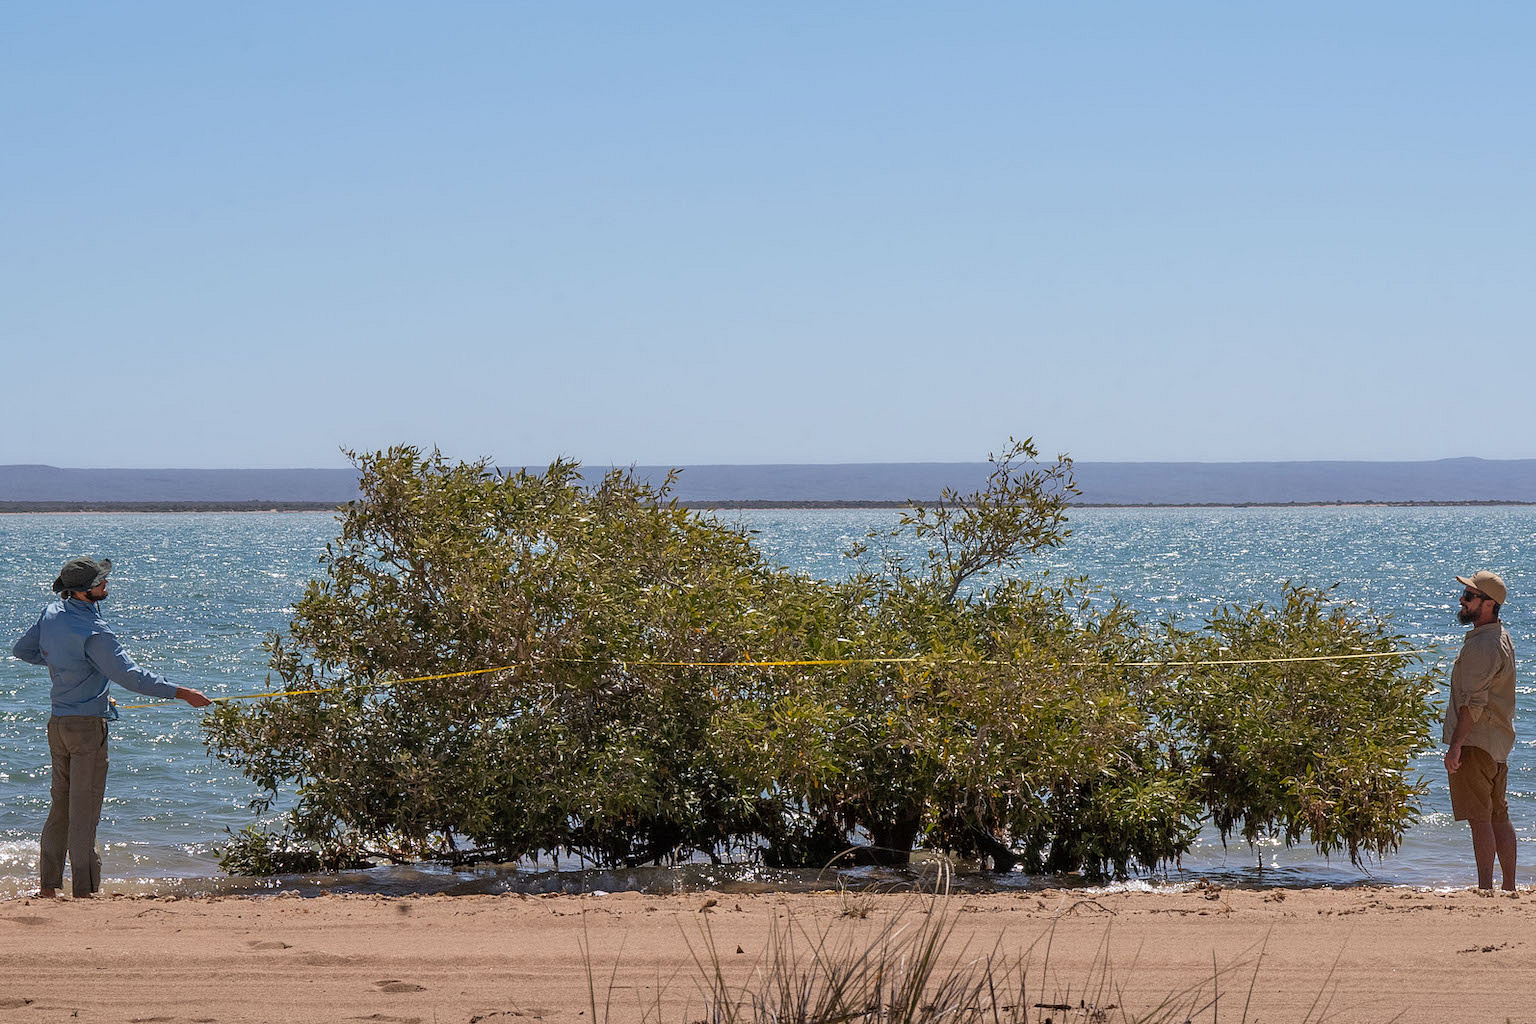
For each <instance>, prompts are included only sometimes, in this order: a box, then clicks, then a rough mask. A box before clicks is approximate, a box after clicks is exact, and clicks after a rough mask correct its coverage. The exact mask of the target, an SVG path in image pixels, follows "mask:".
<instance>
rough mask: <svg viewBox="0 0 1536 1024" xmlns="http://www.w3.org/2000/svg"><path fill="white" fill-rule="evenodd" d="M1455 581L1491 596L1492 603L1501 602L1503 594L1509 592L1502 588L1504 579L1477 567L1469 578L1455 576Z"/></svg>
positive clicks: (1502, 601)
mask: <svg viewBox="0 0 1536 1024" xmlns="http://www.w3.org/2000/svg"><path fill="white" fill-rule="evenodd" d="M1456 582H1457V583H1460V584H1461V585H1462V586H1464V587H1471V588H1472V589H1473V590H1476V591H1478V592H1479V593H1483V594H1487V595H1488V596H1489V597H1491V598H1493V603H1494V604H1503V603H1504V598H1505V596H1506V595H1507V594H1508V593H1509V592H1508V591H1507V590H1505V589H1504V581H1503V580H1501V579H1499V577H1498V576H1497V575H1496V574H1494V573H1491V572H1489V571H1488V570H1487V569H1479V570H1478V571H1477V572H1475V573H1473V574H1472V578H1471V579H1467V578H1465V577H1463V576H1457V577H1456Z"/></svg>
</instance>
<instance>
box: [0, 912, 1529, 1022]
mask: <svg viewBox="0 0 1536 1024" xmlns="http://www.w3.org/2000/svg"><path fill="white" fill-rule="evenodd" d="M924 906H926V904H922V903H920V902H917V901H916V900H915V898H914V897H912V896H910V895H868V894H845V893H827V894H796V895H789V894H752V895H734V894H727V893H696V894H688V895H679V896H648V895H641V894H633V893H618V894H612V895H590V896H568V895H561V896H546V897H537V896H533V897H529V896H514V895H508V896H412V897H379V896H341V895H331V896H323V897H318V898H310V899H301V898H298V897H297V896H291V895H290V896H284V895H277V896H263V897H213V898H169V897H127V896H117V897H111V896H108V897H105V898H101V899H98V900H94V901H79V902H75V901H67V900H59V901H44V900H39V899H36V898H26V899H12V900H6V901H4V902H0V1022H3V1021H13V1020H14V1021H27V1022H32V1021H37V1022H43V1021H65V1020H68V1021H77V1020H95V1021H157V1022H181V1021H187V1022H199V1024H213V1022H219V1024H228V1022H236V1021H383V1022H396V1024H412V1022H416V1024H426V1022H434V1024H436V1022H443V1024H446V1022H466V1024H467V1022H482V1021H508V1022H510V1021H512V1020H514V1019H522V1020H545V1021H572V1022H577V1021H579V1022H583V1024H586V1022H588V1021H591V1020H592V1019H593V1014H592V1012H591V1009H590V999H589V977H590V978H591V979H592V980H593V983H594V986H595V989H596V991H597V999H598V1012H597V1014H596V1016H597V1019H599V1020H603V1019H607V1020H614V1021H621V1020H622V1021H638V1020H653V1021H678V1022H682V1021H695V1020H700V1019H703V1018H705V1017H706V1012H705V1010H706V1007H705V1000H704V991H705V987H704V983H703V981H702V974H701V971H700V968H699V965H698V963H697V962H696V959H695V956H696V954H701V953H702V952H703V951H704V950H705V949H706V948H710V947H712V948H713V949H714V950H715V952H716V954H717V957H718V962H719V964H720V965H721V968H722V970H723V971H724V972H725V975H726V977H727V979H728V981H729V983H730V985H731V986H732V987H740V986H750V985H751V984H752V981H753V978H754V975H758V974H760V973H761V972H762V970H763V969H764V967H765V964H766V960H767V957H766V956H765V954H766V953H767V952H768V951H769V949H770V947H771V946H772V943H773V937H774V936H775V935H778V936H780V937H782V936H783V935H784V934H785V929H786V927H788V928H789V929H791V930H792V931H793V933H794V934H795V935H796V936H797V938H796V939H795V942H796V944H797V946H798V948H799V950H800V953H801V959H802V960H808V957H807V956H806V952H807V950H808V948H809V946H810V945H811V944H812V942H813V937H814V936H816V935H820V934H830V935H831V936H832V937H833V944H834V945H836V944H837V942H838V941H840V940H841V939H843V938H847V939H850V940H851V941H852V942H853V943H855V944H859V943H862V944H865V945H867V944H868V942H869V941H870V940H871V937H874V936H878V934H879V933H880V931H881V930H882V929H883V928H885V927H886V926H887V925H889V924H890V923H891V922H892V921H893V920H896V921H897V922H898V924H899V925H901V926H904V927H907V928H912V927H915V926H916V924H917V923H918V921H919V918H920V916H921V913H922V911H923V908H924ZM947 920H948V921H950V922H951V923H952V924H953V927H954V930H953V934H952V937H951V939H950V940H949V942H948V943H947V945H946V946H945V951H944V958H945V960H946V962H947V963H959V964H964V963H967V962H973V961H975V960H976V958H977V957H979V956H983V955H986V954H988V953H992V954H993V955H994V956H998V957H1001V958H1004V959H1013V960H1016V961H1021V962H1024V963H1026V964H1027V965H1028V967H1029V973H1028V981H1027V990H1026V994H1025V996H1024V998H1025V999H1026V1000H1027V1001H1028V1005H1029V1012H1030V1018H1029V1019H1030V1020H1035V1019H1039V1020H1044V1019H1045V1018H1046V1017H1054V1020H1055V1024H1061V1022H1062V1021H1063V1020H1069V1021H1075V1020H1091V1019H1102V1020H1124V1019H1136V1018H1137V1015H1139V1014H1145V1013H1147V1012H1149V1011H1153V1010H1155V1009H1157V1008H1158V1007H1159V1006H1165V1007H1168V1010H1167V1012H1168V1014H1169V1016H1168V1017H1167V1019H1169V1020H1177V1021H1183V1020H1186V1019H1193V1020H1196V1021H1202V1020H1212V1021H1214V1020H1231V1021H1238V1020H1243V1019H1245V1016H1244V1015H1245V1012H1246V1019H1247V1020H1250V1021H1277V1022H1278V1021H1302V1020H1319V1019H1322V1017H1323V1015H1326V1016H1327V1017H1328V1018H1330V1019H1337V1020H1348V1021H1388V1020H1400V1021H1448V1020H1467V1021H1505V1020H1511V1021H1527V1020H1536V999H1533V996H1536V960H1533V957H1532V952H1533V950H1536V894H1533V893H1531V892H1523V893H1521V894H1519V895H1518V896H1508V895H1498V896H1484V895H1479V894H1477V893H1475V892H1471V891H1456V892H1444V893H1440V892H1423V891H1418V890H1408V889H1367V888H1360V889H1349V890H1342V891H1338V890H1289V891H1287V890H1268V891H1263V890H1258V891H1253V890H1242V891H1234V890H1220V889H1215V890H1201V889H1197V890H1193V891H1189V892H1183V893H1166V894H1165V893H1146V892H1132V893H1110V894H1098V895H1091V894H1086V893H1083V892H1073V891H1046V892H1040V893H1028V894H1010V895H987V896H957V897H954V898H953V899H951V900H950V901H949V905H948V909H947ZM584 949H585V950H588V951H589V952H586V953H584V952H583V950H584ZM704 959H705V960H706V961H707V960H708V959H709V957H708V956H707V955H706V956H705V957H704ZM589 964H590V965H591V970H590V971H589V969H588V965H589ZM1213 982H1214V984H1213ZM1250 990H1251V991H1250ZM1085 997H1086V1000H1087V1002H1088V1003H1089V1004H1092V1006H1097V1007H1099V1008H1101V1009H1103V1010H1104V1011H1105V1015H1104V1016H1102V1017H1095V1016H1094V1015H1093V1014H1092V1012H1091V1007H1084V1008H1079V1007H1078V1004H1079V1001H1080V1000H1083V999H1084V998H1085ZM1170 997H1171V1000H1172V1002H1171V1004H1170V1002H1169V1000H1170ZM1217 998H1219V1002H1214V1000H1215V999H1217ZM1013 1001H1014V1002H1017V1001H1018V1000H1017V999H1015V1000H1013ZM1036 1003H1040V1004H1045V1005H1044V1006H1041V1007H1036V1006H1035V1005H1034V1004H1036ZM1053 1004H1064V1005H1065V1004H1069V1005H1071V1006H1072V1007H1074V1009H1073V1010H1071V1011H1066V1012H1064V1011H1063V1010H1061V1009H1060V1008H1059V1007H1054V1006H1053Z"/></svg>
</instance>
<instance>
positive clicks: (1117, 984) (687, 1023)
mask: <svg viewBox="0 0 1536 1024" xmlns="http://www.w3.org/2000/svg"><path fill="white" fill-rule="evenodd" d="M848 905H849V904H847V903H846V902H845V907H846V906H848ZM853 905H854V906H856V907H857V908H858V909H860V910H861V911H863V912H859V913H847V912H845V913H843V914H842V915H840V916H839V918H838V919H836V920H834V921H832V922H830V923H824V924H821V925H819V926H815V925H812V924H810V923H808V922H806V921H803V920H801V919H799V918H797V917H795V916H794V915H793V914H790V915H788V916H787V917H786V918H784V919H783V920H782V921H776V923H775V925H774V926H773V930H772V931H771V932H770V934H769V936H768V942H767V944H766V946H765V948H764V951H763V953H762V954H761V955H760V956H759V958H758V959H757V960H756V962H754V963H752V964H751V965H750V966H749V967H748V968H746V969H745V970H743V968H742V967H740V966H738V965H736V964H735V963H730V965H729V966H727V964H728V961H727V960H726V959H725V958H723V957H722V955H721V952H720V950H719V949H718V948H717V946H716V943H715V939H714V936H713V934H712V932H711V929H710V927H709V922H708V918H707V917H705V918H703V923H702V924H700V925H699V927H698V931H697V933H696V934H695V935H689V934H687V933H686V932H685V934H684V940H685V941H686V942H687V943H688V948H689V951H690V953H691V955H692V959H693V963H694V965H695V968H696V972H695V976H694V978H693V979H692V980H693V981H694V983H695V985H696V987H697V1002H695V1000H694V999H692V998H690V999H689V1000H687V1003H688V1005H689V1006H690V1007H697V1009H690V1010H687V1011H684V1012H681V1013H679V1012H677V1010H676V1008H675V1001H673V1000H667V1006H666V1007H664V1006H663V998H662V991H663V990H665V989H666V988H667V987H669V986H667V985H660V986H658V994H657V995H656V996H655V997H654V1001H653V1002H652V1003H651V1004H649V1005H643V1006H640V1007H638V1008H635V1009H638V1011H639V1015H638V1019H640V1020H642V1021H647V1022H649V1021H654V1022H657V1024H663V1022H676V1024H1117V1022H1118V1024H1221V1022H1223V1021H1231V1022H1234V1024H1238V1022H1242V1024H1246V1022H1249V1021H1250V1020H1256V1018H1253V1017H1251V1016H1250V1010H1251V1009H1252V1000H1253V993H1254V989H1255V986H1256V983H1257V981H1258V977H1259V972H1260V969H1261V968H1262V966H1263V960H1264V947H1265V944H1266V942H1267V938H1266V940H1265V942H1260V943H1258V944H1256V945H1255V946H1254V947H1252V948H1250V949H1247V950H1244V951H1242V952H1240V953H1239V954H1237V956H1236V957H1235V958H1233V959H1232V960H1230V961H1229V962H1227V963H1225V964H1221V963H1218V962H1217V960H1216V958H1215V956H1214V954H1213V957H1212V962H1211V971H1210V974H1209V975H1207V976H1205V977H1204V978H1203V979H1202V980H1201V981H1200V982H1199V983H1196V984H1192V985H1189V986H1186V987H1183V988H1175V989H1173V990H1170V991H1167V992H1166V993H1163V994H1161V995H1155V996H1153V997H1152V998H1151V999H1147V998H1143V997H1142V996H1141V995H1140V993H1144V992H1146V991H1147V990H1148V989H1149V988H1151V989H1152V990H1153V991H1156V989H1155V986H1156V979H1155V978H1149V977H1136V976H1135V972H1136V967H1137V960H1138V959H1139V957H1136V956H1133V957H1132V958H1131V959H1130V961H1129V962H1128V963H1117V958H1116V957H1114V956H1112V955H1111V948H1110V937H1111V927H1112V926H1106V928H1105V932H1104V936H1103V938H1102V939H1101V940H1100V943H1099V946H1098V949H1097V952H1096V953H1095V956H1094V958H1093V961H1092V964H1091V966H1090V967H1089V968H1088V970H1087V971H1086V972H1085V973H1084V974H1083V975H1082V976H1081V977H1080V978H1077V979H1075V980H1064V979H1063V978H1061V977H1060V976H1059V975H1053V974H1052V972H1051V944H1052V940H1053V938H1054V935H1055V924H1054V923H1052V924H1051V925H1050V926H1048V927H1047V928H1045V929H1044V930H1043V931H1042V932H1041V933H1040V934H1038V935H1037V936H1035V937H1034V938H1033V939H1032V940H1031V941H1029V942H1028V943H1027V944H1026V945H1024V946H1023V947H1022V948H1017V947H1015V946H1014V945H1013V944H1012V943H1009V944H1007V947H1006V948H1005V945H1004V943H1003V942H1002V941H1001V940H1000V941H999V942H998V943H997V944H996V945H995V946H993V947H992V948H990V949H985V950H973V949H971V948H970V945H969V942H968V941H966V940H963V939H961V938H960V937H958V936H957V935H956V928H955V926H956V914H957V911H956V908H955V906H954V905H953V903H952V899H951V896H950V895H949V893H948V892H947V890H944V891H938V892H934V893H920V894H913V895H912V897H911V899H910V901H908V902H906V903H904V904H903V905H901V906H900V907H899V908H898V909H897V910H896V911H894V912H893V913H891V914H889V915H888V916H886V917H885V918H884V919H883V920H878V921H869V922H868V923H865V922H866V920H867V919H869V918H872V917H877V916H879V915H877V914H872V913H870V912H868V910H867V909H866V906H867V905H866V904H863V903H857V904H853ZM737 952H738V953H739V952H740V949H739V948H738V949H737ZM1336 963H1337V961H1335V964H1336ZM616 969H617V968H616V967H615V968H614V970H615V971H616ZM1333 973H1334V972H1333V969H1332V968H1330V969H1329V970H1328V972H1327V974H1326V976H1325V977H1324V978H1323V980H1322V982H1321V984H1320V985H1319V988H1318V991H1317V993H1316V995H1315V997H1314V998H1313V1000H1312V1002H1311V1005H1310V1006H1309V1007H1308V1009H1307V1011H1306V1012H1305V1013H1304V1014H1303V1015H1302V1017H1301V1018H1300V1021H1301V1024H1321V1022H1323V1021H1326V1020H1330V1019H1334V1018H1336V1017H1337V1016H1338V1013H1337V1011H1335V1010H1333V1009H1332V1003H1333V995H1334V991H1335V986H1334V982H1333ZM614 977H615V975H610V976H609V983H608V985H607V991H606V993H605V992H603V991H602V990H603V987H604V986H602V984H601V982H600V980H599V978H598V977H597V975H596V972H595V970H594V965H593V964H592V962H591V958H590V956H589V957H588V979H589V986H590V987H589V992H590V997H591V1004H590V1012H591V1019H592V1020H593V1021H594V1022H603V1024H607V1022H609V1021H615V1020H621V1019H622V1020H634V1019H637V1018H636V1017H635V1016H634V1015H633V1013H634V1010H633V1009H632V1010H631V1011H630V1012H628V1013H625V1014H623V1015H622V1016H617V1015H615V1013H614V1007H613V999H612V993H613V979H614ZM1133 980H1134V982H1135V984H1134V985H1133V984H1132V982H1133ZM1133 993H1135V994H1133ZM1128 995H1129V996H1130V998H1129V999H1128V998H1127V997H1128ZM1128 1004H1129V1005H1128ZM1132 1006H1134V1007H1138V1008H1137V1009H1131V1008H1130V1007H1132ZM1265 1019H1266V1020H1268V1019H1272V1018H1271V1016H1270V1015H1268V1014H1266V1016H1265ZM1393 1019H1396V1018H1393Z"/></svg>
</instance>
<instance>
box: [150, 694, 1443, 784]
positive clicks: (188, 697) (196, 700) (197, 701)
mask: <svg viewBox="0 0 1536 1024" xmlns="http://www.w3.org/2000/svg"><path fill="white" fill-rule="evenodd" d="M176 699H177V700H184V701H186V702H187V703H188V704H191V705H192V706H193V707H195V708H205V707H207V706H208V705H209V704H212V703H213V701H211V700H209V699H208V698H207V697H204V696H203V694H202V691H201V690H193V689H189V688H187V687H185V686H178V687H176ZM1453 770H1454V769H1453Z"/></svg>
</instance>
